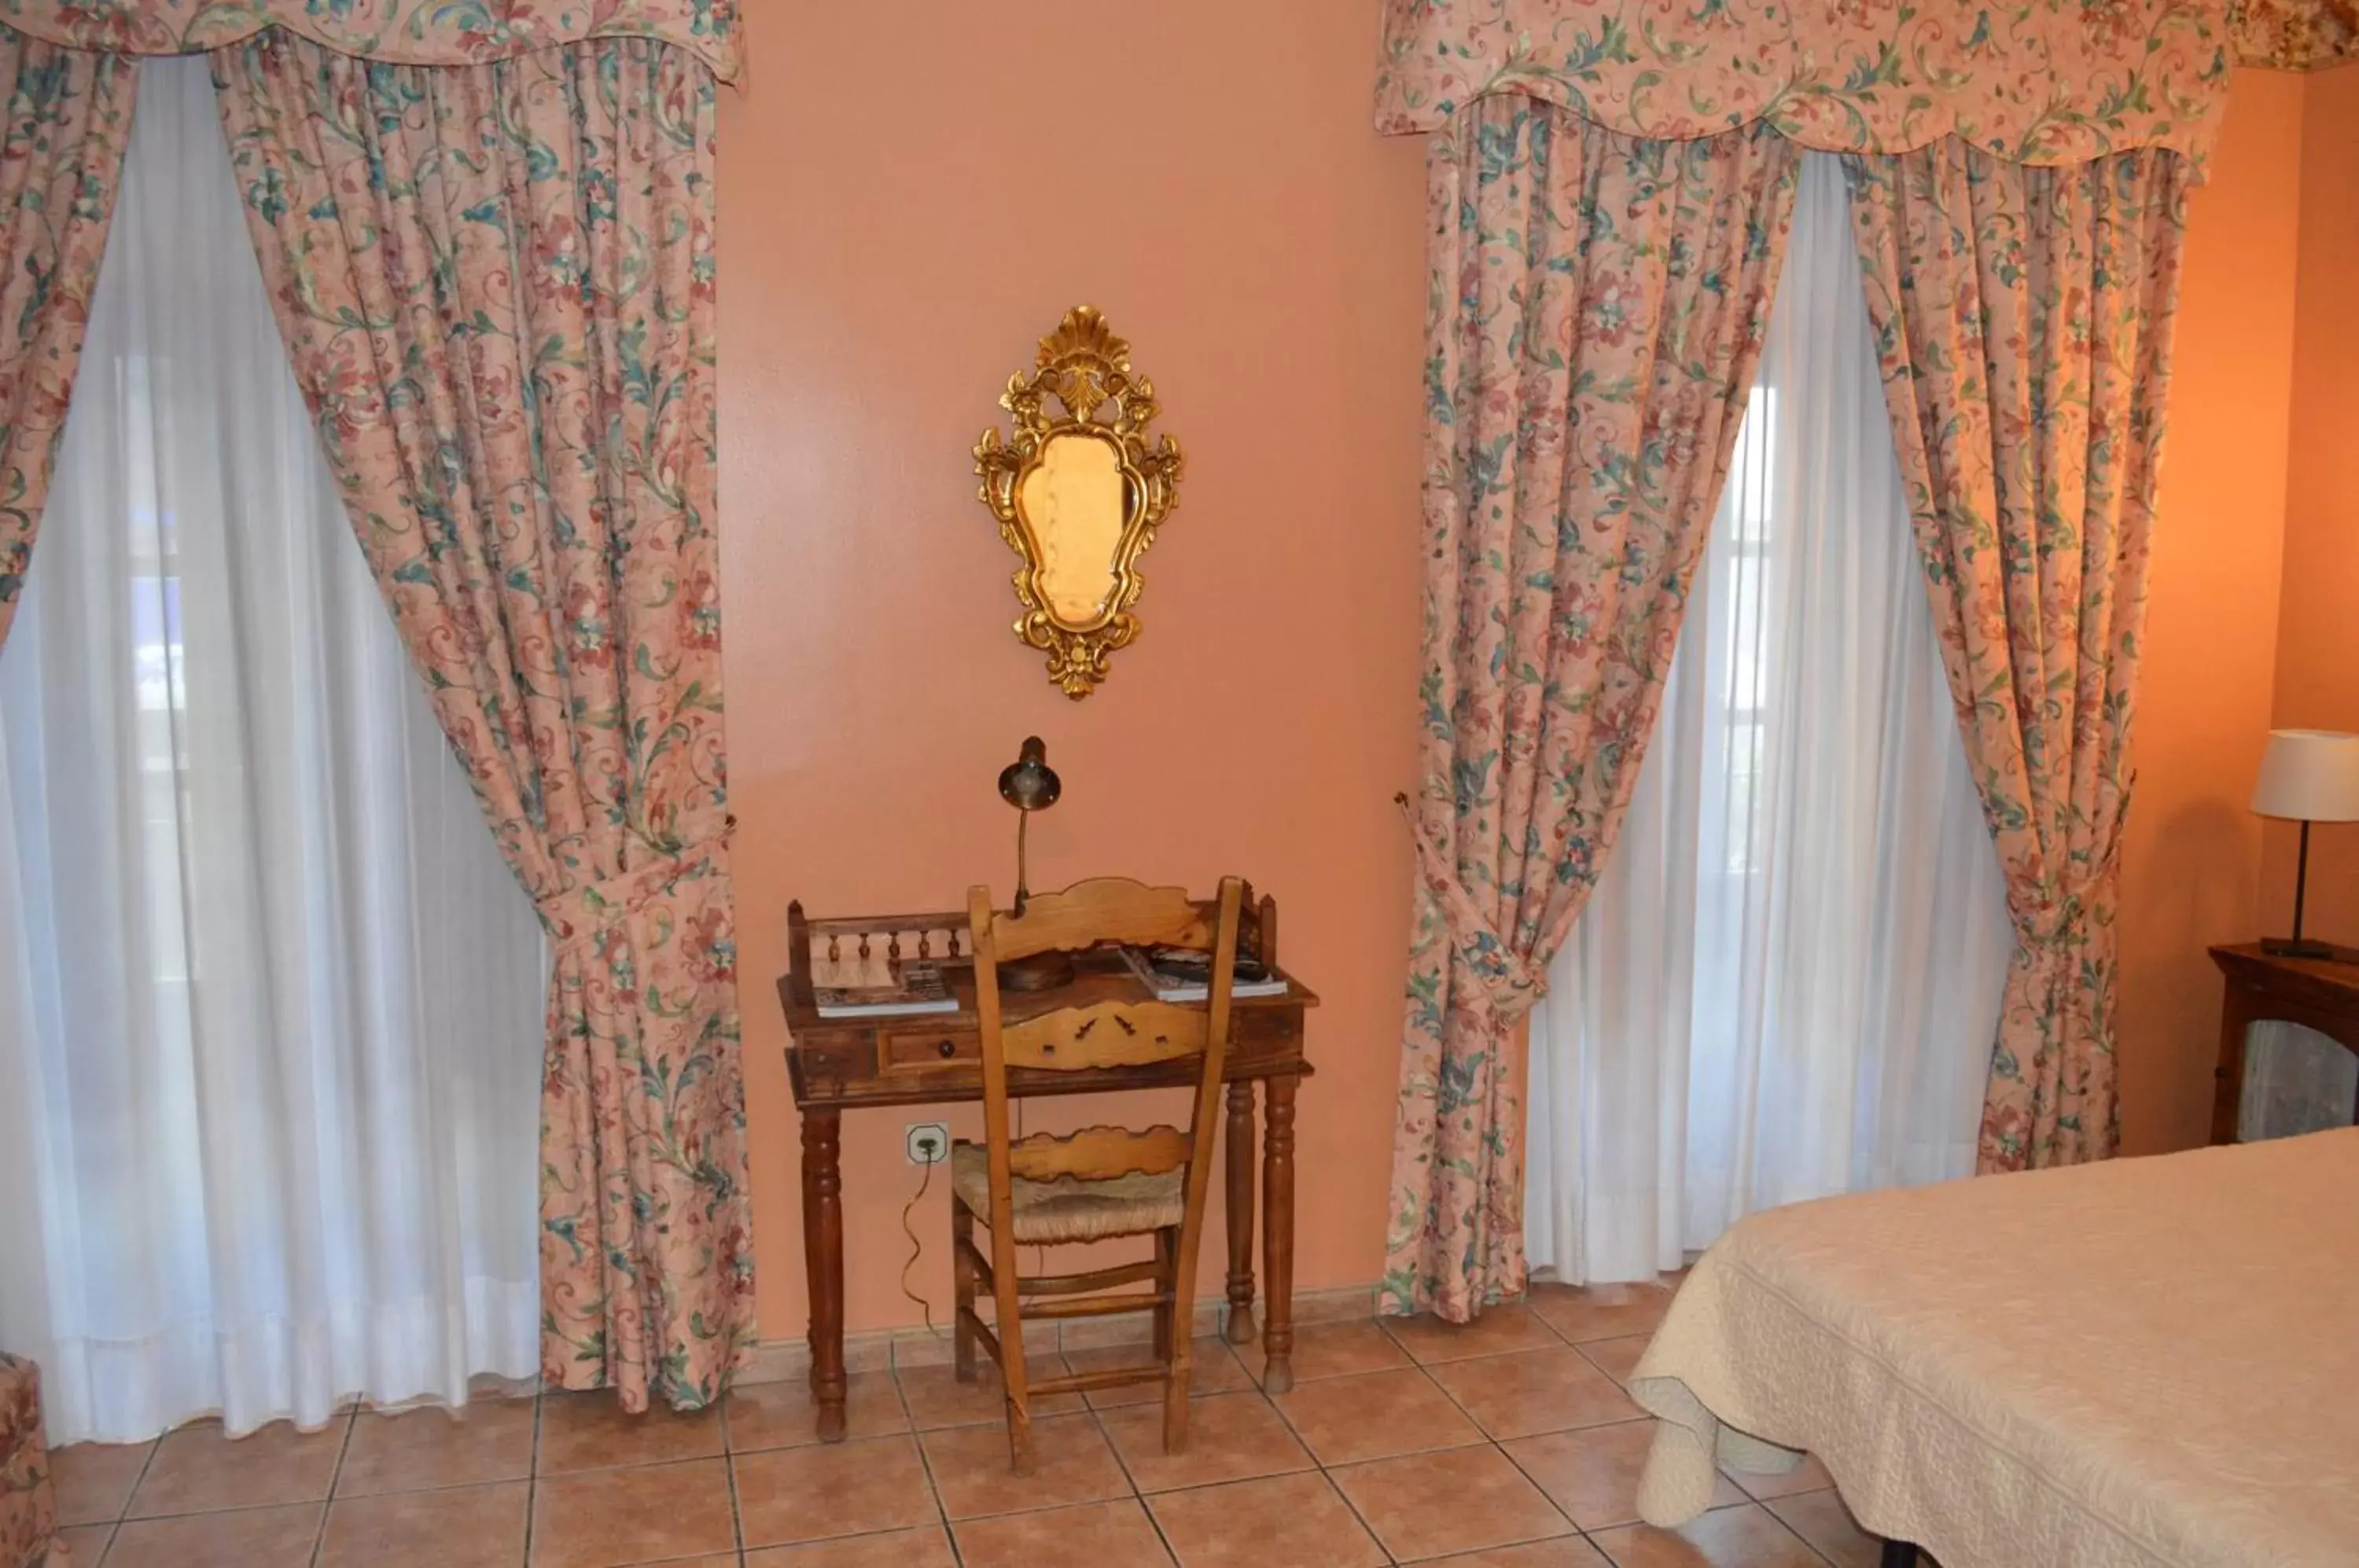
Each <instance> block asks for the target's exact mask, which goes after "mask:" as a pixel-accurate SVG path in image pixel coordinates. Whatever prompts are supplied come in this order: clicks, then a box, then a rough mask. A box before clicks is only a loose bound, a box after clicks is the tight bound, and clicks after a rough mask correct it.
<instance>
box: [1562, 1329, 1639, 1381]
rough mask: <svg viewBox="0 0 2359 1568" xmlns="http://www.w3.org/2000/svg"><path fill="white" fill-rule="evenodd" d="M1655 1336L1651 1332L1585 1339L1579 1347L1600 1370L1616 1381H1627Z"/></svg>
mask: <svg viewBox="0 0 2359 1568" xmlns="http://www.w3.org/2000/svg"><path fill="white" fill-rule="evenodd" d="M1654 1337H1655V1336H1654V1335H1653V1334H1617V1335H1615V1336H1614V1338H1612V1339H1585V1340H1583V1341H1582V1342H1581V1345H1580V1346H1579V1347H1578V1348H1579V1349H1580V1351H1581V1353H1582V1355H1583V1356H1587V1357H1589V1360H1590V1363H1591V1364H1592V1365H1593V1366H1594V1367H1596V1368H1597V1369H1598V1370H1599V1371H1600V1372H1603V1373H1604V1374H1605V1375H1606V1376H1607V1377H1611V1378H1613V1379H1614V1381H1615V1382H1616V1383H1627V1382H1629V1381H1630V1374H1631V1373H1633V1372H1635V1371H1636V1370H1637V1369H1638V1357H1640V1356H1644V1355H1646V1354H1647V1344H1648V1342H1650V1341H1651V1340H1653V1338H1654Z"/></svg>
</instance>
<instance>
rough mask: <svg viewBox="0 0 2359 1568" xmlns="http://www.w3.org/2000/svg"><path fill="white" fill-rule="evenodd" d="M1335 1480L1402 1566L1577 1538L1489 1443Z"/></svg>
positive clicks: (1382, 1464) (1358, 1470)
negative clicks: (1552, 1538)
mask: <svg viewBox="0 0 2359 1568" xmlns="http://www.w3.org/2000/svg"><path fill="white" fill-rule="evenodd" d="M1329 1474H1330V1476H1331V1478H1332V1480H1333V1481H1334V1483H1335V1485H1336V1486H1338V1487H1340V1488H1341V1489H1342V1490H1343V1496H1344V1497H1348V1498H1350V1499H1351V1502H1352V1506H1353V1508H1357V1509H1358V1510H1359V1511H1360V1517H1361V1518H1362V1519H1365V1520H1367V1521H1368V1528H1369V1529H1370V1530H1374V1531H1375V1534H1376V1539H1377V1540H1378V1541H1382V1542H1384V1545H1385V1550H1386V1551H1387V1552H1391V1553H1392V1554H1393V1555H1394V1556H1395V1557H1397V1558H1400V1559H1402V1560H1403V1561H1408V1560H1411V1559H1415V1558H1419V1557H1444V1556H1448V1555H1450V1554H1451V1553H1453V1552H1480V1551H1483V1550H1484V1549H1486V1548H1489V1547H1495V1546H1512V1545H1514V1544H1515V1543H1516V1542H1517V1541H1539V1540H1543V1539H1545V1538H1547V1537H1549V1536H1556V1535H1570V1534H1571V1533H1572V1522H1571V1520H1570V1519H1566V1518H1565V1517H1564V1515H1562V1514H1561V1513H1559V1512H1558V1511H1557V1508H1556V1505H1555V1504H1553V1503H1551V1502H1549V1500H1548V1498H1547V1497H1544V1496H1542V1495H1541V1492H1540V1489H1539V1488H1538V1486H1533V1485H1532V1484H1531V1482H1530V1481H1528V1480H1527V1479H1526V1478H1525V1476H1524V1473H1523V1472H1522V1471H1520V1470H1518V1469H1517V1468H1516V1467H1515V1466H1514V1465H1510V1464H1509V1463H1508V1462H1507V1456H1506V1454H1502V1453H1500V1452H1499V1451H1498V1450H1497V1449H1496V1448H1495V1447H1493V1446H1492V1445H1491V1444H1489V1443H1484V1445H1483V1446H1482V1447H1480V1448H1453V1449H1451V1450H1450V1451H1449V1452H1447V1453H1444V1454H1409V1455H1407V1456H1405V1457H1403V1458H1399V1459H1378V1460H1375V1461H1373V1462H1371V1463H1369V1464H1366V1465H1344V1466H1343V1467H1342V1468H1340V1469H1337V1470H1334V1471H1332V1472H1330V1473H1329Z"/></svg>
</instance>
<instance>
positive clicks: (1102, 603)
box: [974, 305, 1183, 699]
mask: <svg viewBox="0 0 2359 1568" xmlns="http://www.w3.org/2000/svg"><path fill="white" fill-rule="evenodd" d="M1051 403H1053V404H1054V405H1055V408H1056V411H1055V412H1054V413H1052V412H1051V411H1050V407H1049V406H1050V404H1051ZM999 404H1000V407H1002V408H1006V410H1007V411H1008V412H1009V413H1010V414H1011V415H1013V416H1015V422H1014V428H1013V429H1012V430H1009V431H1008V432H1007V434H1006V437H1005V438H1003V437H1002V436H1001V434H1000V432H999V431H998V430H985V431H984V432H983V438H982V439H981V440H980V441H976V442H975V446H974V471H975V472H976V473H977V474H981V475H983V487H982V490H981V492H980V494H981V495H982V497H983V504H984V506H989V507H990V508H991V515H992V516H993V517H996V518H998V519H999V537H1000V538H1002V539H1006V541H1007V548H1008V549H1010V550H1014V551H1015V552H1016V557H1017V559H1018V561H1020V563H1021V564H1019V565H1018V566H1017V567H1016V575H1015V577H1014V579H1013V582H1014V583H1015V584H1016V600H1017V602H1018V603H1019V604H1022V605H1023V607H1024V613H1023V614H1022V615H1018V616H1017V617H1016V626H1015V630H1016V637H1018V638H1020V639H1022V641H1023V642H1024V643H1025V644H1026V645H1027V646H1028V647H1031V648H1039V649H1040V650H1042V651H1043V652H1045V653H1046V654H1048V656H1049V680H1051V681H1055V682H1056V683H1057V684H1058V685H1059V686H1060V687H1061V688H1062V689H1063V691H1064V692H1065V695H1067V696H1068V697H1072V698H1076V699H1078V698H1082V697H1086V696H1088V695H1089V694H1090V692H1091V691H1093V690H1095V689H1096V686H1097V683H1098V682H1099V681H1103V680H1104V679H1105V677H1106V656H1107V655H1108V654H1110V653H1112V652H1113V651H1114V649H1115V648H1122V647H1125V646H1126V645H1127V644H1128V643H1130V642H1131V641H1132V639H1134V638H1136V637H1137V636H1138V617H1137V616H1136V615H1133V614H1132V613H1131V606H1132V605H1133V604H1136V603H1137V602H1138V593H1139V590H1140V589H1141V588H1143V587H1144V586H1146V580H1145V579H1144V578H1142V577H1141V576H1140V575H1139V572H1138V558H1139V557H1140V556H1141V555H1143V554H1145V553H1146V551H1147V546H1148V545H1150V544H1153V543H1154V542H1155V530H1156V528H1157V527H1158V526H1159V525H1160V524H1161V523H1162V521H1163V519H1164V518H1165V517H1168V516H1169V515H1170V512H1171V508H1172V507H1173V506H1177V505H1179V502H1180V469H1181V467H1182V466H1183V460H1182V459H1181V457H1180V446H1179V443H1178V442H1176V441H1173V440H1172V439H1171V438H1170V437H1169V436H1168V435H1167V436H1161V437H1158V439H1157V441H1156V443H1155V444H1154V445H1153V446H1152V447H1150V446H1149V445H1147V422H1148V421H1149V420H1151V419H1154V418H1155V414H1156V404H1155V386H1154V384H1153V383H1152V382H1150V381H1148V380H1147V377H1145V376H1137V377H1133V376H1132V375H1131V373H1130V345H1129V344H1128V343H1125V342H1124V341H1123V340H1122V339H1120V338H1118V337H1116V336H1114V333H1113V332H1112V331H1110V330H1109V329H1108V328H1107V326H1106V324H1105V318H1104V317H1103V316H1101V315H1099V314H1098V313H1097V311H1096V310H1093V309H1092V308H1091V307H1089V306H1087V305H1080V306H1076V307H1075V308H1074V309H1072V310H1069V311H1067V312H1066V313H1065V319H1064V320H1063V321H1060V322H1058V323H1057V330H1056V331H1055V332H1050V333H1049V335H1048V336H1047V337H1045V338H1042V339H1041V340H1040V354H1039V357H1038V360H1037V361H1036V362H1035V364H1034V366H1033V369H1032V372H1031V374H1030V375H1028V376H1027V375H1026V374H1025V373H1024V372H1022V371H1020V370H1019V371H1017V372H1016V374H1015V375H1014V376H1009V377H1008V379H1007V391H1006V395H1005V396H1003V397H1001V398H1000V399H999Z"/></svg>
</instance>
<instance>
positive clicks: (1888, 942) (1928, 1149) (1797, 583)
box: [1525, 155, 2012, 1281]
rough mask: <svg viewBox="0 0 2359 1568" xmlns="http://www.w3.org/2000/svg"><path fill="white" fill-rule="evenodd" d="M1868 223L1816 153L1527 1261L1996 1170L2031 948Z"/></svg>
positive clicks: (1658, 1250)
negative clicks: (1861, 1192) (1989, 1085)
mask: <svg viewBox="0 0 2359 1568" xmlns="http://www.w3.org/2000/svg"><path fill="white" fill-rule="evenodd" d="M1844 203H1845V197H1844V192H1843V173H1842V169H1841V166H1840V164H1839V163H1838V162H1837V161H1836V160H1835V159H1834V158H1830V157H1826V156H1823V155H1811V156H1810V158H1808V159H1807V161H1806V162H1805V165H1804V169H1803V174H1802V182H1801V191H1800V193H1799V200H1798V202H1797V206H1796V210H1795V215H1794V234H1793V239H1792V242H1791V248H1790V249H1789V251H1788V255H1787V259H1786V265H1785V269H1784V273H1783V276H1782V279H1781V281H1780V283H1779V286H1778V293H1777V300H1776V303H1775V306H1774V310H1773V313H1772V318H1771V321H1770V335H1769V340H1768V342H1767V345H1766V347H1765V351H1764V353H1763V355H1762V360H1761V368H1760V371H1759V373H1758V379H1757V381H1756V386H1755V387H1754V390H1753V395H1752V402H1751V406H1750V407H1749V408H1748V409H1747V411H1746V414H1745V424H1744V427H1743V430H1741V432H1740V434H1739V437H1738V448H1737V452H1736V458H1735V462H1734V466H1733V467H1732V469H1731V471H1730V474H1729V484H1728V493H1727V495H1726V496H1725V497H1724V498H1723V501H1722V504H1721V509H1720V515H1719V516H1718V517H1717V518H1715V520H1714V522H1713V525H1712V545H1711V550H1710V553H1709V555H1708V556H1707V558H1706V563H1705V567H1704V569H1703V571H1701V572H1699V573H1698V587H1697V590H1696V593H1695V597H1694V599H1693V601H1692V603H1691V604H1690V609H1689V614H1688V619H1687V623H1686V626H1685V628H1684V629H1683V631H1682V633H1681V637H1680V649H1679V652H1678V655H1677V657H1676V658H1675V659H1674V661H1673V664H1672V668H1671V675H1670V680H1669V687H1668V688H1667V691H1666V694H1665V699H1664V704H1663V716H1662V720H1661V725H1660V728H1659V730H1658V734H1657V735H1656V737H1655V740H1654V744H1653V745H1652V746H1651V747H1650V748H1649V750H1648V752H1647V759H1646V763H1645V765H1644V767H1643V768H1642V769H1641V771H1640V775H1639V781H1638V788H1637V794H1636V799H1635V800H1634V802H1633V804H1632V807H1631V811H1630V815H1629V817H1628V819H1627V822H1626V823H1625V828H1624V831H1623V836H1622V841H1621V844H1620V846H1619V847H1618V848H1617V849H1616V850H1615V852H1614V858H1613V860H1612V861H1611V862H1610V863H1609V864H1608V866H1606V868H1605V872H1604V875H1603V877H1602V878H1601V879H1600V881H1599V883H1598V887H1597V890H1596V894H1595V896H1594V897H1593V898H1592V899H1591V901H1590V904H1589V907H1588V909H1586V910H1585V911H1584V912H1583V914H1582V919H1581V921H1580V923H1579V924H1578V925H1577V926H1576V927H1575V928H1574V930H1573V934H1572V937H1571V940H1570V941H1568V942H1566V944H1565V946H1564V948H1563V949H1562V951H1561V952H1560V953H1559V954H1558V956H1557V959H1556V962H1555V964H1553V965H1552V966H1551V967H1550V969H1549V996H1548V997H1547V998H1546V999H1545V1000H1544V1001H1543V1002H1542V1003H1541V1004H1540V1006H1539V1007H1538V1008H1536V1009H1535V1010H1534V1011H1533V1013H1532V1015H1531V1057H1530V1061H1531V1086H1530V1095H1529V1101H1528V1107H1529V1109H1528V1115H1529V1128H1528V1131H1529V1143H1528V1154H1527V1197H1526V1204H1525V1232H1526V1235H1525V1241H1526V1247H1527V1251H1528V1254H1529V1257H1530V1260H1531V1263H1532V1266H1533V1267H1534V1268H1535V1269H1541V1268H1545V1269H1551V1270H1553V1271H1554V1272H1555V1274H1556V1275H1557V1277H1558V1278H1560V1279H1566V1280H1569V1281H1587V1280H1614V1279H1645V1278H1651V1277H1652V1276H1653V1275H1654V1274H1655V1272H1656V1271H1657V1270H1658V1269H1676V1268H1678V1267H1679V1266H1680V1263H1681V1261H1682V1259H1683V1257H1684V1254H1685V1253H1686V1252H1688V1251H1690V1250H1691V1249H1695V1248H1700V1247H1705V1246H1708V1245H1709V1244H1710V1243H1711V1242H1712V1239H1713V1238H1714V1237H1715V1236H1718V1235H1719V1234H1720V1233H1721V1232H1722V1231H1723V1230H1725V1229H1726V1228H1727V1227H1728V1226H1729V1225H1732V1224H1734V1222H1735V1221H1736V1220H1738V1219H1741V1218H1742V1217H1744V1216H1745V1214H1750V1213H1752V1212H1753V1211H1755V1210H1756V1209H1763V1208H1768V1207H1771V1206H1773V1205H1776V1204H1778V1203H1792V1202H1796V1201H1798V1200H1800V1199H1804V1198H1813V1197H1821V1196H1824V1195H1826V1194H1828V1193H1832V1192H1849V1191H1854V1190H1856V1189H1860V1188H1866V1187H1877V1186H1886V1185H1890V1184H1894V1183H1897V1182H1913V1181H1935V1180H1940V1179H1942V1178H1945V1177H1951V1176H1960V1175H1965V1174H1967V1173H1969V1172H1971V1171H1973V1158H1974V1135H1975V1127H1976V1125H1977V1123H1978V1120H1979V1118H1980V1115H1981V1109H1982V1100H1983V1087H1984V1078H1985V1076H1986V1074H1987V1071H1988V1067H1989V1062H1990V1049H1991V1041H1992V1039H1993V1037H1994V1034H1995V1030H1996V1027H1997V1019H1998V1009H1999V1000H2000V991H2001V988H2002V987H2003V985H2004V984H2005V981H2006V961H2007V953H2008V950H2009V944H2010V942H2012V935H2011V931H2010V927H2009V925H2008V921H2007V916H2006V889H2005V887H2004V884H2003V883H2002V881H2001V878H2000V876H1999V868H1998V861H1997V857H1996V855H1995V853H1994V851H1993V849H1992V846H1991V839H1990V834H1989V833H1988V831H1987V830H1986V829H1985V828H1984V825H1983V821H1982V813H1981V808H1980V806H1979V805H1978V804H1977V803H1976V800H1975V798H1974V791H1973V782H1972V780H1971V779H1970V778H1969V777H1968V775H1967V771H1966V760H1965V751H1964V746H1963V745H1962V742H1961V740H1960V739H1959V736H1958V725H1957V720H1956V717H1955V715H1954V712H1953V710H1952V708H1951V702H1950V694H1949V690H1948V686H1947V683H1946V681H1945V679H1944V677H1943V674H1942V670H1941V664H1940V650H1939V648H1938V647H1937V646H1936V643H1935V641H1934V637H1933V630H1932V624H1931V618H1930V614H1929V612H1928V611H1927V608H1926V598H1925V587H1924V583H1923V581H1922V578H1921V577H1920V575H1919V568H1918V564H1917V556H1916V550H1915V546H1914V544H1913V542H1912V540H1911V539H1910V536H1909V531H1908V513H1907V508H1906V505H1905V499H1904V496H1903V494H1902V491H1901V488H1900V474H1899V469H1898V465H1897V463H1896V461H1895V459H1894V456H1893V452H1892V437H1891V434H1890V427H1889V425H1888V424H1887V423H1886V417H1885V407H1884V391H1883V387H1882V385H1881V384H1880V382H1879V381H1878V379H1877V370H1876V358H1875V343H1874V340H1873V338H1872V336H1871V334H1870V330H1869V326H1868V321H1867V310H1866V304H1865V301H1864V298H1863V296H1862V294H1861V291H1860V283H1859V272H1858V266H1857V263H1856V262H1855V261H1854V253H1853V244H1852V235H1851V228H1850V219H1849V215H1848V212H1847V209H1846V207H1845V204H1844Z"/></svg>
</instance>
